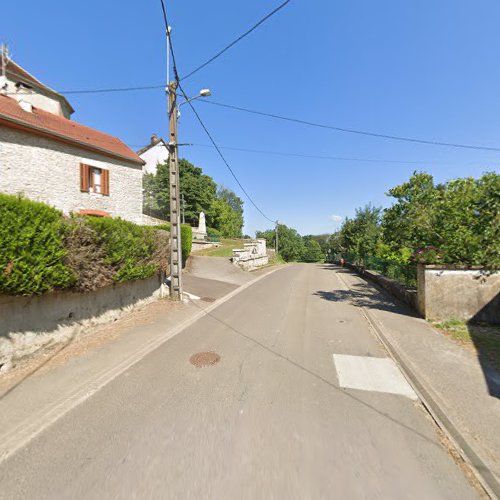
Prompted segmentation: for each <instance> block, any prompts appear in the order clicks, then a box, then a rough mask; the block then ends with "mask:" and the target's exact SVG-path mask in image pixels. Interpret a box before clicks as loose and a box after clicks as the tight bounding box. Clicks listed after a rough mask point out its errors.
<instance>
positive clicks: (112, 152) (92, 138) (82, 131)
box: [0, 94, 144, 165]
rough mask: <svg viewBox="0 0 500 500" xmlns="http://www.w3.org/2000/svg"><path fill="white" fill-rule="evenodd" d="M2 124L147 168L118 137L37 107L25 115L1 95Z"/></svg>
mask: <svg viewBox="0 0 500 500" xmlns="http://www.w3.org/2000/svg"><path fill="white" fill-rule="evenodd" d="M0 124H2V125H5V126H10V127H13V128H22V129H25V130H30V131H31V132H33V133H35V134H38V135H45V136H48V137H50V138H51V139H54V140H58V141H62V142H67V143H72V144H76V145H78V146H80V147H82V148H84V149H90V150H92V151H97V152H100V153H102V154H104V155H106V156H111V157H114V158H119V159H125V160H128V161H130V162H133V163H136V164H139V165H144V161H143V160H141V158H139V156H138V155H137V154H136V153H135V152H134V151H132V150H131V149H130V148H129V147H128V146H127V145H126V144H124V143H123V142H122V141H121V140H120V139H118V138H117V137H113V136H112V135H108V134H105V133H104V132H99V131H98V130H95V129H93V128H90V127H86V126H85V125H81V124H80V123H77V122H74V121H73V120H68V119H67V118H64V117H62V116H58V115H55V114H52V113H48V112H47V111H44V110H42V109H37V108H35V107H34V108H33V111H32V112H29V111H24V110H23V109H22V108H21V106H20V105H19V104H18V102H17V101H16V100H15V99H13V98H11V97H8V96H5V95H1V94H0Z"/></svg>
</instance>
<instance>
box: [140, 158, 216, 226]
mask: <svg viewBox="0 0 500 500" xmlns="http://www.w3.org/2000/svg"><path fill="white" fill-rule="evenodd" d="M169 173H170V168H169V163H168V162H166V163H163V164H160V165H158V168H157V170H156V175H154V174H145V175H144V179H143V189H144V212H145V213H146V214H148V215H151V216H153V217H158V218H160V219H165V220H166V219H168V218H169V215H170V184H169ZM179 176H180V184H181V194H182V195H183V196H184V211H185V218H186V222H187V223H190V224H197V223H198V217H199V214H200V212H205V213H207V214H208V213H209V212H210V209H211V207H212V204H213V202H214V201H215V197H216V191H217V185H216V184H215V182H214V180H213V179H212V177H210V176H208V175H205V174H203V170H202V169H201V168H199V167H195V166H194V165H193V164H192V163H190V162H189V161H187V160H184V159H182V160H180V161H179ZM208 222H209V224H210V221H208Z"/></svg>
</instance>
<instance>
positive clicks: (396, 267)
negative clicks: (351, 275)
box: [344, 253, 417, 287]
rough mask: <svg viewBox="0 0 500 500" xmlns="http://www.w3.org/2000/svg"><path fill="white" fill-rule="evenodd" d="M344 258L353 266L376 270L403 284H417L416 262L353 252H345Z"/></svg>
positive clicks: (412, 285)
mask: <svg viewBox="0 0 500 500" xmlns="http://www.w3.org/2000/svg"><path fill="white" fill-rule="evenodd" d="M344 258H345V259H346V260H347V261H348V262H350V263H351V264H354V265H355V266H359V267H361V268H363V269H369V270H370V271H377V272H379V273H380V274H383V275H384V276H387V277H388V278H391V279H393V280H396V281H398V282H399V283H402V284H403V285H406V286H411V287H414V286H417V263H416V262H397V261H394V260H387V259H380V258H379V257H372V256H369V257H361V256H359V255H356V254H353V253H347V254H346V255H345V257H344Z"/></svg>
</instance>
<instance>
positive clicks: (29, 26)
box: [0, 0, 500, 234]
mask: <svg viewBox="0 0 500 500" xmlns="http://www.w3.org/2000/svg"><path fill="white" fill-rule="evenodd" d="M278 3H279V1H277V0H276V1H270V0H260V1H258V2H235V1H234V0H213V1H211V2H201V1H199V0H197V1H190V0H182V1H181V0H173V1H168V0H167V9H168V12H169V17H170V23H171V25H172V28H173V31H172V36H173V38H174V44H175V50H176V57H177V62H178V66H179V70H180V73H181V75H182V74H183V73H184V74H185V73H187V72H188V71H190V70H191V69H193V68H194V67H196V66H197V65H198V64H200V63H201V62H203V61H204V60H206V59H207V58H209V57H211V56H212V55H213V54H214V53H215V52H216V51H218V50H219V49H220V48H222V47H223V46H224V45H226V44H227V43H228V42H229V41H231V40H232V39H233V38H235V37H236V36H237V35H239V34H240V33H242V32H243V31H245V30H246V29H247V28H248V27H249V26H250V25H251V24H253V23H254V22H255V21H257V20H258V19H259V18H261V17H262V16H263V15H265V14H266V13H267V12H268V11H270V10H271V9H273V8H274V7H275V6H276V5H278ZM65 5H66V7H63V6H62V4H61V2H60V1H59V0H45V1H44V2H35V1H33V0H28V1H26V2H23V6H22V8H21V7H20V6H19V5H17V4H16V3H15V2H8V3H7V4H6V5H4V6H2V18H3V19H6V20H8V22H7V23H5V22H4V23H1V26H0V41H5V42H8V43H9V45H10V47H11V50H12V53H13V56H14V59H15V60H17V62H19V63H20V64H21V65H22V66H24V67H25V68H26V69H27V70H28V71H30V72H32V73H33V74H34V75H35V76H37V77H38V78H40V79H41V80H42V81H44V82H45V83H47V84H48V85H50V86H52V87H53V88H55V89H57V90H60V91H64V90H73V89H86V88H102V87H117V86H142V85H160V84H162V83H164V80H165V66H166V62H165V38H164V29H163V21H162V17H161V10H160V3H159V0H143V1H140V2H138V1H131V0H120V1H117V0H116V1H115V0H108V1H106V2H103V1H102V0H101V1H97V0H86V1H85V2H70V3H66V4H65ZM499 19H500V3H499V2H498V1H496V0H480V1H478V2H470V1H469V0H440V1H439V2H436V1H435V0H434V1H431V0H420V1H419V2H402V1H400V0H380V1H378V2H373V1H372V0H358V1H356V0H335V1H332V0H323V1H316V2H309V1H305V0H293V1H292V2H291V3H290V4H289V5H288V6H287V7H285V8H284V9H283V10H281V11H280V13H279V14H277V15H276V16H274V17H273V18H272V19H270V20H269V21H268V22H267V23H265V24H264V25H262V26H261V27H260V28H259V29H258V30H257V31H255V32H254V33H252V34H251V35H250V36H249V37H247V38H246V39H245V40H243V41H242V42H240V43H239V44H238V45H237V46H235V47H234V48H233V49H231V51H229V52H227V53H226V54H224V55H223V56H222V57H221V58H219V59H218V60H217V61H215V62H214V63H212V64H211V65H209V66H207V67H206V68H205V69H203V70H202V71H200V72H198V73H197V74H196V75H194V76H193V77H192V78H189V79H188V80H186V82H185V84H184V86H185V88H186V90H187V91H188V92H189V93H191V94H196V93H197V92H198V90H199V89H200V88H203V87H209V88H210V89H211V90H212V92H213V97H212V99H213V100H215V101H219V102H223V103H228V104H234V105H239V106H242V107H248V108H252V109H257V110H262V111H265V112H270V113H275V114H282V115H286V116H291V117H296V118H300V119H304V120H309V121H314V122H320V123H327V124H332V125H336V126H340V127H347V128H354V129H363V130H369V131H374V132H381V133H386V134H393V135H404V136H412V137H417V138H423V139H431V140H438V141H446V142H463V143H469V144H478V145H484V146H490V147H500V98H499V95H500V94H499V91H500V64H499V63H498V54H499V53H500V37H499V36H498V20H499ZM68 98H69V100H70V102H71V103H72V104H73V106H74V108H75V109H76V113H75V114H74V115H73V118H74V119H75V120H77V121H80V122H81V123H84V124H86V125H89V126H92V127H95V128H98V129H100V130H103V131H105V132H108V133H111V134H114V135H117V136H119V137H120V138H121V139H122V140H124V141H125V142H127V143H128V144H129V145H131V146H134V147H135V146H137V147H139V146H141V145H142V144H144V143H146V142H147V141H148V140H149V137H150V135H151V134H152V133H157V134H159V135H164V136H165V135H166V134H167V132H168V130H167V126H168V123H167V118H166V110H165V109H166V106H165V97H164V94H163V92H162V91H161V90H149V91H142V92H128V93H117V94H91V95H79V96H76V95H71V96H68ZM197 109H198V111H199V113H200V114H201V116H202V118H203V120H204V121H205V123H206V125H207V126H208V128H209V129H210V131H211V132H212V134H213V135H214V137H215V139H216V141H217V142H218V143H219V144H220V145H222V146H232V147H240V148H251V149H260V150H271V151H282V152H292V153H303V154H316V155H325V156H342V157H355V158H367V159H382V160H404V161H411V162H418V163H416V164H413V163H412V164H396V163H385V162H380V163H368V162H359V161H338V160H321V159H308V158H293V157H285V156H277V155H267V154H256V153H246V152H238V151H231V150H224V154H225V156H226V158H227V159H228V161H229V162H230V164H231V166H232V167H233V169H234V170H235V172H236V173H237V175H238V177H239V178H240V180H241V182H242V184H243V185H244V186H245V188H246V189H247V191H248V192H249V193H250V194H251V195H252V196H253V198H254V199H255V201H256V202H257V204H258V205H259V206H260V207H261V208H262V210H263V211H264V212H265V213H266V214H267V215H268V216H269V217H271V218H272V219H273V220H274V219H279V220H280V221H282V222H284V223H286V224H287V225H290V226H292V227H295V228H296V229H298V230H299V232H301V233H302V234H308V233H320V232H332V231H333V230H335V228H337V227H338V225H339V222H338V220H332V217H331V216H332V215H334V216H339V217H345V216H351V215H353V213H354V210H355V208H356V207H359V206H362V205H364V204H366V203H369V202H371V203H373V204H376V205H384V206H386V205H388V204H389V203H390V199H389V198H387V196H385V192H387V190H388V189H389V188H390V187H392V186H394V185H396V184H398V183H401V182H403V181H404V180H406V179H407V178H408V177H409V176H410V175H411V174H412V172H413V171H414V170H416V169H417V170H425V171H427V172H430V173H432V174H433V175H434V176H435V178H436V179H437V180H438V181H444V180H447V179H451V178H454V177H459V176H469V175H471V176H479V175H480V174H481V173H482V172H484V171H492V170H494V171H499V165H500V153H495V152H487V151H472V150H463V149H453V148H447V147H435V146H427V145H419V144H410V143H402V142H397V141H391V140H382V139H376V138H369V137H363V136H358V135H351V134H346V133H340V132H334V131H329V130H321V129H317V128H310V127H306V126H303V125H298V124H293V123H286V122H281V121H275V120H272V119H270V118H264V117H258V116H253V115H248V114H244V113H240V112H236V111H232V110H227V109H222V108H219V107H215V106H210V105H208V104H204V103H199V104H198V105H197ZM179 127H180V129H179V130H180V137H179V140H180V142H192V143H196V144H208V139H207V138H206V137H205V136H204V132H203V130H201V129H200V127H199V125H198V123H197V122H196V121H195V118H194V117H193V116H191V114H190V111H189V109H187V108H184V109H183V112H182V116H181V121H180V125H179ZM181 153H182V156H184V157H186V158H187V159H189V160H190V161H192V162H193V163H195V164H196V165H198V166H201V167H203V169H204V170H205V171H206V173H208V174H209V175H211V176H213V177H214V179H215V180H216V181H217V182H218V183H220V184H224V185H226V186H228V187H229V188H231V189H233V190H234V191H236V192H237V193H238V194H239V195H240V196H242V197H243V195H242V193H241V192H240V191H239V188H238V186H237V185H236V183H235V181H234V180H233V179H232V177H231V176H230V174H229V172H228V171H227V170H226V167H225V166H224V164H223V163H222V161H221V160H220V158H219V157H218V156H217V154H216V152H215V151H213V150H212V149H210V148H207V147H198V146H196V147H195V146H192V147H189V148H184V149H183V150H182V152H181ZM339 217H333V219H338V218H339ZM245 219H246V225H245V231H246V232H247V233H249V234H253V232H254V231H255V230H256V229H263V228H266V227H268V226H269V225H270V224H269V223H268V222H267V221H266V220H265V219H263V218H262V217H261V216H260V215H259V213H258V212H257V211H256V210H255V209H254V208H253V207H252V206H251V205H250V203H248V202H246V203H245Z"/></svg>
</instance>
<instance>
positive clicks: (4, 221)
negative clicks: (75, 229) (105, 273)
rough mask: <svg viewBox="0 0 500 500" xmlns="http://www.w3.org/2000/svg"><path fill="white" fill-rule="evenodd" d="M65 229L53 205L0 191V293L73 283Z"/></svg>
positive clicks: (39, 290)
mask: <svg viewBox="0 0 500 500" xmlns="http://www.w3.org/2000/svg"><path fill="white" fill-rule="evenodd" d="M65 231H66V227H65V224H64V219H63V216H62V213H61V212H59V211H58V210H56V209H55V208H52V207H49V206H48V205H45V204H43V203H37V202H34V201H31V200H27V199H23V198H20V197H17V196H9V195H4V194H0V293H3V294H12V295H14V294H15V295H32V294H41V293H43V292H47V291H50V290H54V289H59V288H66V287H69V286H71V285H73V284H74V283H75V282H76V281H77V278H76V276H75V274H74V273H73V272H72V270H71V269H70V268H69V267H68V266H67V264H66V262H65V258H66V254H67V251H66V248H65V246H64V236H65Z"/></svg>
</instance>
